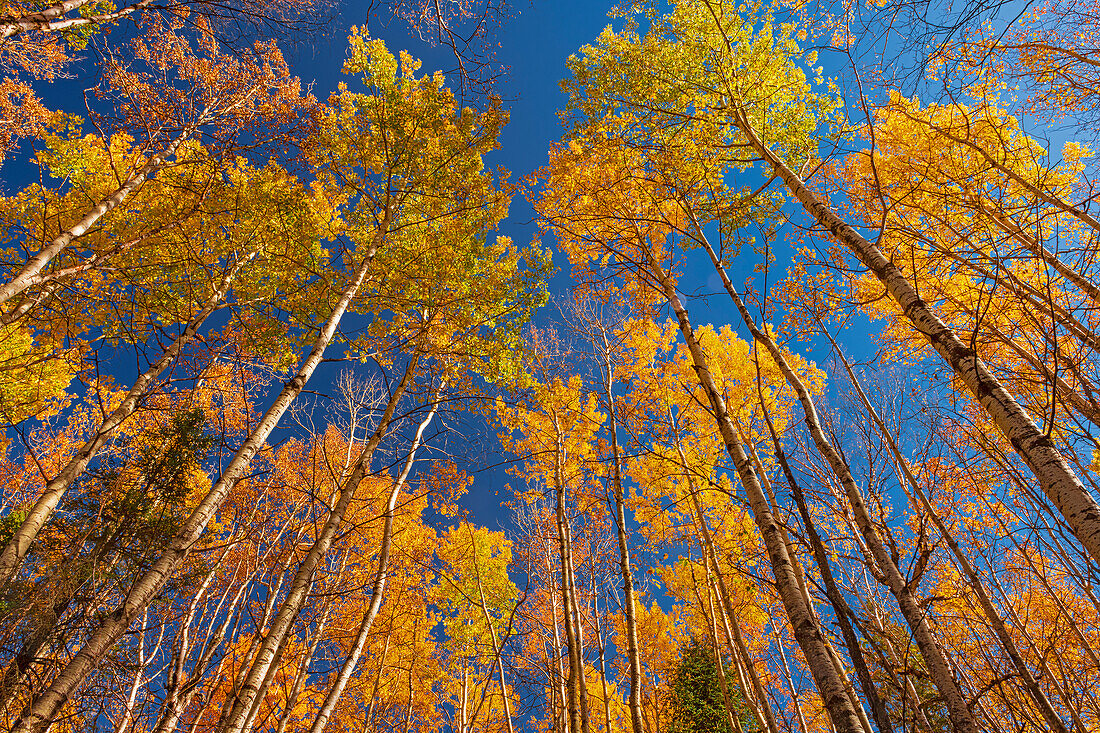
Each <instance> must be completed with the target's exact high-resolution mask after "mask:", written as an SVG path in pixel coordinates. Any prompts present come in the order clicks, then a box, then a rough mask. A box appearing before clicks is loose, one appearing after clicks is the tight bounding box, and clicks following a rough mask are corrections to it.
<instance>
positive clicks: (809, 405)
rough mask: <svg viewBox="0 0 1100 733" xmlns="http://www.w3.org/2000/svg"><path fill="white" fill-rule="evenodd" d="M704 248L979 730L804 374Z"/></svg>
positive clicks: (961, 719)
mask: <svg viewBox="0 0 1100 733" xmlns="http://www.w3.org/2000/svg"><path fill="white" fill-rule="evenodd" d="M703 239H704V241H705V237H703ZM705 247H706V250H707V252H708V254H709V255H710V257H711V262H712V264H713V265H714V268H715V271H716V272H717V273H718V274H719V276H720V277H721V279H722V284H723V285H724V286H725V288H726V292H727V293H728V294H729V296H730V298H731V299H732V300H733V302H734V305H735V306H736V307H737V311H738V313H739V314H740V315H741V319H742V320H743V321H744V322H745V326H746V327H747V328H748V329H749V331H750V332H751V333H752V336H753V339H755V341H756V342H757V343H758V344H759V345H760V346H763V347H764V348H766V349H767V350H768V354H769V355H770V356H771V358H772V361H774V362H775V364H776V366H778V367H779V370H780V371H781V372H782V373H783V377H784V379H785V380H786V382H787V384H788V385H790V387H791V389H793V390H794V391H795V394H796V395H797V397H798V402H799V405H800V406H801V407H802V413H803V416H804V418H805V420H804V421H805V424H806V428H807V430H808V431H809V433H810V437H811V438H812V439H813V442H814V445H815V447H816V448H817V451H818V453H820V454H821V457H822V458H824V459H825V461H826V463H828V464H829V468H830V470H831V471H832V473H833V475H834V476H836V478H837V480H838V481H839V482H840V485H841V487H843V489H844V493H845V495H846V496H847V498H848V504H849V505H850V506H851V507H852V514H853V517H854V519H855V522H856V527H857V528H858V529H859V532H860V534H861V535H862V536H863V539H864V541H865V542H866V543H867V547H868V548H869V549H870V552H871V557H872V558H873V559H874V562H875V564H876V565H877V566H878V568H879V570H880V571H881V573H882V575H883V577H884V579H885V582H886V587H887V588H889V590H890V593H891V595H893V596H894V598H895V599H896V600H897V603H898V607H899V609H900V610H901V614H902V616H903V617H904V618H905V621H906V623H907V624H908V626H909V628H910V630H911V631H912V633H913V640H914V641H915V642H916V644H917V648H918V649H920V652H921V656H922V657H924V662H925V665H926V666H927V667H928V672H929V676H930V677H931V678H932V682H933V684H934V685H935V686H936V689H938V690H939V691H940V694H941V695H943V697H944V701H945V703H946V705H947V712H948V715H949V716H950V718H951V724H952V726H953V727H954V728H955V730H956V731H958V733H978V731H979V728H978V724H977V721H975V720H974V716H973V715H972V713H971V712H970V707H969V706H968V705H967V702H966V696H965V695H964V694H963V691H962V689H961V688H960V686H959V684H958V682H957V681H956V680H955V676H954V674H953V673H952V671H951V666H950V664H949V662H948V660H947V657H946V655H945V654H944V652H943V648H942V647H941V646H940V644H939V642H938V641H937V640H936V638H935V635H934V634H933V633H932V627H931V625H930V624H929V623H928V618H927V614H926V613H925V611H924V609H923V608H921V606H920V604H919V602H918V601H917V599H916V597H915V596H914V595H913V593H912V590H911V589H910V586H909V583H908V581H907V580H906V579H905V577H904V576H903V575H902V573H901V570H900V569H899V568H898V566H897V563H896V562H895V561H894V558H893V556H892V555H891V553H890V551H889V550H887V548H886V547H885V545H884V544H883V542H882V539H881V538H880V537H879V534H878V530H877V529H876V528H875V526H874V524H873V523H872V521H871V516H870V513H869V512H868V510H867V505H866V503H865V502H864V500H863V496H862V494H861V493H860V490H859V487H858V486H857V485H856V481H855V478H854V477H853V476H852V472H851V470H850V469H849V467H848V464H847V462H846V461H845V460H844V458H843V457H842V456H841V455H840V453H839V452H837V450H836V448H835V447H834V446H833V444H832V443H831V442H830V441H829V439H828V438H827V437H826V436H825V432H824V431H823V430H822V429H821V421H820V419H819V418H818V415H817V406H816V405H815V403H814V400H813V397H812V396H811V395H810V392H809V390H808V389H806V385H805V384H804V383H803V382H802V379H801V377H799V376H798V374H797V373H795V371H794V370H793V369H792V368H791V366H790V364H788V363H787V358H786V357H785V356H784V354H783V352H782V350H781V349H780V348H779V347H778V346H777V345H776V343H775V341H774V340H773V339H772V338H771V336H770V335H768V334H767V333H765V332H764V331H762V330H761V329H760V328H758V327H757V325H756V321H755V319H753V317H752V315H751V314H750V313H749V310H748V308H746V307H745V303H744V301H742V300H741V296H740V295H739V294H738V292H737V290H736V289H735V288H734V287H733V283H732V282H730V279H729V276H728V275H727V274H726V270H725V268H724V267H723V266H722V263H721V261H720V260H719V259H718V258H717V255H716V253H715V252H714V249H713V248H712V247H711V246H710V244H709V242H707V243H706V245H705Z"/></svg>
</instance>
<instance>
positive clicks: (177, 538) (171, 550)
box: [12, 206, 391, 733]
mask: <svg viewBox="0 0 1100 733" xmlns="http://www.w3.org/2000/svg"><path fill="white" fill-rule="evenodd" d="M390 217H391V208H390V207H389V206H387V208H386V212H385V215H384V216H383V219H382V222H381V223H380V227H379V230H378V232H377V233H376V235H375V241H374V242H373V244H372V246H371V248H370V250H369V251H368V252H367V253H365V256H364V258H363V261H362V262H361V263H360V265H359V268H358V270H356V272H355V273H354V275H353V276H352V278H351V281H350V282H349V284H348V285H347V286H346V288H345V289H344V291H343V293H342V294H341V295H340V298H339V300H338V301H337V303H336V305H335V307H334V308H333V310H332V313H331V314H330V315H329V317H328V319H327V320H326V321H325V323H324V324H323V325H322V326H321V329H320V331H319V333H318V335H317V338H316V339H314V342H313V346H312V348H311V349H310V352H309V355H308V356H307V357H306V358H305V360H304V361H303V362H302V364H301V366H299V367H298V370H297V372H296V373H295V375H294V377H293V378H292V379H291V380H290V381H289V382H287V383H286V385H285V386H284V387H283V389H282V390H281V391H280V392H279V395H278V397H276V398H275V401H274V402H273V403H272V405H271V407H269V408H268V410H267V412H265V413H264V415H263V417H262V418H260V421H259V423H258V424H257V425H256V427H255V428H253V430H252V432H251V433H250V434H249V435H248V438H247V439H245V442H244V443H243V444H242V445H241V447H240V448H238V449H237V452H236V454H235V455H234V456H233V460H232V461H230V463H229V465H228V466H227V467H226V468H225V470H224V471H223V472H222V475H221V477H220V478H219V479H218V481H217V483H215V484H214V485H213V486H212V487H211V488H210V491H209V492H208V493H207V495H206V496H205V497H204V498H203V500H202V501H201V502H199V504H198V506H196V507H195V509H194V510H193V511H192V512H191V516H189V517H188V518H187V520H186V521H184V523H183V525H182V526H181V527H180V528H179V530H178V531H177V532H176V534H175V535H173V537H172V538H171V539H170V540H169V542H168V544H167V547H166V548H165V550H164V551H163V552H162V553H161V555H160V557H158V558H157V560H156V561H155V562H154V563H153V565H152V567H151V568H150V569H149V570H148V571H146V572H145V573H144V574H143V575H142V576H141V577H140V578H138V579H137V580H136V581H135V582H134V585H133V586H132V587H131V588H130V591H129V593H127V595H126V598H124V599H123V601H122V603H121V604H120V605H119V606H118V607H117V608H115V609H114V611H112V612H111V613H109V614H107V615H105V616H104V617H103V618H102V620H101V621H100V622H99V624H98V625H97V626H96V627H95V628H94V629H93V630H92V631H91V633H90V634H89V635H88V638H87V640H86V641H85V642H84V645H83V646H82V647H81V648H80V649H79V651H77V652H76V653H75V654H74V656H73V657H72V658H71V659H70V660H69V662H68V663H67V664H66V665H65V668H64V669H62V671H61V673H60V674H59V675H58V676H57V677H56V678H55V679H54V681H53V683H52V684H51V685H50V686H49V687H48V688H46V689H45V690H43V691H42V692H41V693H39V694H38V695H36V696H34V697H33V698H32V699H31V701H30V702H29V703H28V704H27V706H26V708H25V709H24V710H23V712H22V713H21V714H20V717H19V719H18V720H17V721H16V722H15V725H14V726H13V727H12V733H40V732H41V731H44V730H45V729H47V728H48V727H49V726H50V725H52V724H53V721H54V718H55V717H56V716H57V714H58V712H60V711H61V709H62V708H63V707H64V706H65V704H66V703H67V702H68V700H69V698H70V697H71V696H72V694H73V693H74V692H75V691H76V690H77V688H78V687H80V685H81V684H83V682H84V681H85V680H86V679H87V678H88V676H89V675H90V674H91V673H92V671H93V670H94V669H95V668H96V667H97V666H98V665H99V663H100V661H101V660H102V659H103V657H104V656H105V655H106V654H107V653H108V652H109V651H110V649H111V648H112V647H113V646H114V644H115V642H117V641H118V639H119V638H120V637H121V636H122V635H123V634H124V633H125V632H126V630H127V629H128V628H129V627H130V624H131V623H133V621H134V619H136V618H137V617H138V616H139V615H140V614H141V613H142V612H143V611H144V610H145V608H146V607H148V605H149V604H150V603H152V602H153V600H154V599H155V598H156V597H157V596H158V595H159V594H160V592H161V590H162V589H163V588H164V586H165V584H166V583H167V582H168V580H169V579H170V578H171V577H172V573H173V572H174V571H175V570H176V568H178V567H179V565H180V563H182V562H183V560H184V558H186V557H187V555H188V554H189V553H190V552H191V550H192V549H193V548H194V546H195V544H196V543H197V542H198V540H199V538H200V537H201V536H202V533H203V532H204V530H205V529H206V526H207V525H208V524H209V523H210V520H211V519H213V518H214V515H215V513H216V512H217V511H218V508H219V507H220V506H221V504H222V502H223V501H224V500H225V498H226V497H227V496H228V495H229V492H230V490H231V489H232V488H233V487H234V486H235V485H236V483H237V481H239V480H240V479H241V478H242V477H243V476H244V474H245V472H246V471H247V470H248V467H249V466H250V465H251V464H252V458H253V457H254V456H255V455H256V453H257V452H259V450H260V448H261V447H262V446H263V444H264V442H265V441H266V440H267V437H268V436H269V435H270V434H271V432H272V431H273V430H274V429H275V426H276V425H277V424H278V422H279V419H280V418H282V416H283V414H284V413H285V412H286V411H287V409H288V408H289V407H290V405H291V403H292V402H293V401H294V400H295V399H296V398H297V397H298V395H299V394H300V393H301V392H302V390H303V389H304V388H305V385H306V382H307V381H309V378H310V377H311V376H312V375H313V372H314V371H315V370H316V369H317V366H318V365H319V364H320V363H321V360H322V359H323V358H324V354H325V350H326V348H328V345H329V343H331V341H332V339H333V337H334V336H335V334H336V328H337V327H338V326H339V325H340V320H341V319H342V318H343V316H344V313H345V312H346V311H347V309H348V306H349V305H351V302H352V300H353V299H354V297H355V294H356V293H357V292H358V290H359V287H360V285H362V283H363V280H364V279H365V278H366V275H367V271H368V270H369V268H370V264H371V262H372V261H373V259H374V254H375V253H376V252H377V251H378V249H379V247H380V246H381V244H382V240H383V238H384V236H385V234H386V232H387V230H388V228H389V223H390Z"/></svg>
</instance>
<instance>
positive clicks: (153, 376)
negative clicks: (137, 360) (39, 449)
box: [0, 251, 257, 588]
mask: <svg viewBox="0 0 1100 733" xmlns="http://www.w3.org/2000/svg"><path fill="white" fill-rule="evenodd" d="M256 254H257V252H256V251H253V252H251V253H249V254H248V255H247V256H245V257H241V258H239V259H238V260H237V261H236V262H235V263H234V264H233V265H232V267H230V268H229V271H228V272H227V273H226V274H225V277H223V278H222V279H221V282H219V283H218V285H217V287H216V288H215V289H214V292H213V293H211V294H210V297H209V298H207V300H206V302H205V303H204V304H203V306H202V308H200V309H199V311H198V313H196V314H195V315H194V316H193V317H192V318H191V320H190V321H189V322H188V324H187V326H186V327H185V328H184V330H183V333H181V334H180V335H179V336H177V337H176V338H175V339H174V340H173V341H172V343H171V344H169V346H168V348H167V349H165V350H164V353H163V354H161V356H160V358H159V359H157V360H156V362H154V363H153V365H152V366H150V367H149V368H148V369H146V370H145V372H144V373H142V375H141V376H139V377H138V378H137V379H136V380H134V383H133V385H132V386H131V387H130V389H129V391H128V392H127V393H126V396H125V397H123V398H122V402H121V403H120V404H119V406H118V407H116V408H115V409H114V410H112V411H111V414H110V415H108V416H107V417H106V418H105V419H104V420H103V422H102V423H100V425H99V427H98V428H97V429H96V432H95V435H93V436H92V437H91V438H90V439H89V440H88V441H87V442H86V443H84V445H82V446H81V447H80V449H79V450H78V451H77V452H76V454H75V455H74V456H73V457H72V458H71V459H69V462H68V463H66V464H65V466H64V467H62V469H61V470H60V471H58V473H57V475H56V476H54V477H53V478H52V479H50V480H49V481H48V482H47V483H46V488H45V489H43V491H42V495H41V496H39V497H38V500H37V501H36V502H35V503H34V506H33V507H32V508H31V510H30V511H29V512H28V513H27V516H26V518H24V520H23V521H22V522H21V523H20V524H19V528H18V529H16V530H15V533H14V534H13V535H12V536H11V539H9V540H8V541H7V543H6V544H5V545H4V549H3V550H2V551H0V588H2V587H6V586H7V585H8V584H10V583H11V581H12V578H13V577H14V576H15V574H16V572H18V570H19V567H20V565H22V563H23V559H24V558H25V557H26V556H27V552H28V551H29V550H30V547H31V543H32V542H33V541H34V538H35V537H36V536H38V533H39V532H40V531H41V530H42V528H43V527H44V526H46V522H47V521H49V519H50V517H51V516H53V513H54V511H55V510H56V509H57V506H58V504H59V503H60V502H61V498H62V497H63V496H64V494H65V492H66V491H67V490H68V488H69V487H70V486H72V484H73V482H74V481H76V479H78V478H79V477H80V476H81V474H83V473H84V471H85V469H87V467H88V464H89V463H90V462H91V461H92V459H93V458H95V456H96V455H97V454H98V453H99V451H100V450H102V448H103V446H105V445H106V444H107V442H108V441H110V440H111V438H113V437H114V436H115V434H116V433H117V432H118V430H119V428H120V427H121V426H122V423H123V422H125V420H126V418H128V417H129V416H130V415H132V414H133V412H134V410H136V409H137V406H138V404H139V403H140V402H141V399H142V398H143V397H144V396H145V395H146V393H148V391H149V389H150V388H151V387H152V386H153V384H154V383H155V382H156V380H157V379H158V378H159V377H160V375H161V374H163V373H164V370H165V369H167V368H168V367H169V366H170V365H171V364H173V363H174V362H175V360H176V359H177V358H178V357H179V355H180V353H181V352H182V351H183V349H184V348H185V347H186V346H187V345H188V344H190V343H191V342H192V341H193V340H194V338H195V335H196V334H197V333H198V332H199V329H200V328H202V325H203V324H204V323H205V322H206V319H207V318H209V317H210V315H211V314H212V313H213V312H214V311H215V310H217V308H218V305H219V304H220V303H221V302H222V300H223V299H224V298H225V296H226V295H227V294H228V293H229V289H230V287H231V286H232V284H233V280H234V279H235V278H236V277H237V274H238V273H239V272H240V270H241V268H242V267H243V266H244V265H246V264H247V263H249V262H251V261H252V259H253V258H254V257H255V256H256Z"/></svg>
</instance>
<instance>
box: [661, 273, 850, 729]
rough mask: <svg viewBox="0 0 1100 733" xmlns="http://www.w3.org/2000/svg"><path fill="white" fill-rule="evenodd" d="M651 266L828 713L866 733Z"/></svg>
mask: <svg viewBox="0 0 1100 733" xmlns="http://www.w3.org/2000/svg"><path fill="white" fill-rule="evenodd" d="M649 266H650V269H651V272H652V273H653V275H654V276H655V278H656V279H657V282H658V283H659V284H660V286H661V289H662V290H663V292H664V296H665V298H666V299H667V301H668V303H669V305H670V306H671V307H672V309H673V311H674V312H675V314H676V319H677V322H678V323H679V326H680V333H681V334H682V335H683V337H684V341H685V343H686V344H687V347H688V351H689V353H690V354H691V358H692V362H693V365H694V368H695V373H696V376H697V377H698V380H699V384H700V386H701V387H702V388H703V391H704V392H705V393H706V396H707V400H708V401H709V402H710V405H711V409H712V410H713V414H714V418H715V422H716V423H717V427H718V430H719V432H720V433H721V436H722V441H723V443H724V444H725V448H726V452H727V453H729V456H730V458H731V459H732V460H733V464H734V466H735V468H736V470H737V474H738V476H739V477H740V479H741V485H742V487H743V488H744V490H745V497H746V499H747V500H748V503H749V507H750V508H751V509H752V513H753V517H754V519H755V520H756V525H757V527H758V528H759V529H760V534H761V536H762V538H763V540H764V546H765V548H766V549H767V552H768V559H769V561H770V563H771V567H772V573H773V575H774V577H775V581H776V589H777V590H778V592H779V596H780V598H781V599H782V601H783V607H784V609H785V610H786V612H787V618H788V619H789V620H790V622H791V626H792V628H793V629H794V635H795V639H796V640H797V641H798V644H799V646H800V647H801V648H802V652H803V654H804V655H805V657H806V662H807V664H808V666H809V668H810V673H811V674H812V675H813V678H814V682H815V683H816V684H817V688H818V691H819V692H820V694H821V700H822V704H823V705H824V707H825V709H826V710H827V711H828V713H829V718H830V719H831V720H832V722H833V726H834V727H835V728H836V730H837V731H838V733H861V731H862V730H863V725H862V724H861V722H860V720H859V715H858V714H857V713H856V711H855V709H854V708H853V707H852V701H851V700H850V699H849V698H848V694H847V692H846V691H845V686H844V681H843V680H841V679H840V676H839V675H838V674H837V672H836V669H835V668H834V667H833V662H832V659H830V657H829V652H828V650H827V649H826V648H825V643H824V635H823V634H822V632H821V629H820V628H819V627H818V625H817V624H816V623H815V621H814V619H813V617H812V616H811V614H810V609H809V608H807V606H806V603H805V600H804V599H803V597H802V593H801V591H800V590H799V588H798V584H797V580H796V578H795V577H794V568H793V567H792V563H791V558H790V555H789V554H788V552H787V547H786V545H785V544H784V543H783V541H782V538H781V537H780V535H779V527H778V522H777V521H776V519H775V517H774V515H773V514H772V510H771V505H770V504H769V502H768V500H767V498H766V497H765V496H764V492H763V489H762V488H761V485H760V479H759V477H758V476H757V475H756V470H755V469H754V468H753V466H752V463H751V462H750V461H749V457H748V455H747V454H746V453H745V449H744V447H743V446H742V444H741V440H740V438H739V437H738V435H737V429H736V427H735V426H734V424H733V420H732V418H731V417H730V415H729V413H728V412H727V411H726V403H725V399H724V398H723V397H722V392H721V390H720V389H719V388H718V385H717V384H715V382H714V378H713V376H712V375H711V373H710V368H709V365H708V361H707V357H706V354H705V353H704V352H703V349H702V346H700V344H699V342H698V341H697V340H696V338H695V332H694V330H693V329H692V327H691V321H690V319H689V318H688V313H687V310H686V309H685V308H684V306H683V304H682V303H681V302H680V298H679V296H678V295H677V294H676V289H675V287H674V286H673V284H672V281H671V280H670V279H669V277H668V275H667V274H666V273H665V271H664V269H663V268H662V267H661V266H660V264H658V263H657V262H656V261H654V260H653V259H652V257H650V260H649Z"/></svg>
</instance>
